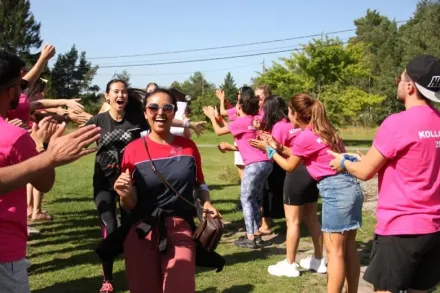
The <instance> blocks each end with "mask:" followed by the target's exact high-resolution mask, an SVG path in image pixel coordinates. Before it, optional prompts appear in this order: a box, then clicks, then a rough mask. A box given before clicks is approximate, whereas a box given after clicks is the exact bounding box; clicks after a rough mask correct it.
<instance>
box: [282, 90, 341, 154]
mask: <svg viewBox="0 0 440 293" xmlns="http://www.w3.org/2000/svg"><path fill="white" fill-rule="evenodd" d="M289 106H290V107H291V108H292V111H294V112H296V113H297V115H298V118H299V119H300V120H301V121H302V122H303V123H305V124H309V125H310V126H311V127H312V130H313V132H314V133H315V134H316V135H317V136H319V137H320V138H321V139H322V140H323V142H324V143H325V144H326V145H328V146H329V147H330V148H331V149H332V150H333V151H335V152H338V153H341V152H343V149H342V145H341V139H340V138H339V136H338V134H337V132H336V129H335V128H334V127H333V126H332V124H331V123H330V121H329V119H328V117H327V114H326V111H325V108H324V105H323V104H322V103H321V102H320V101H318V100H316V99H315V98H313V97H312V96H310V95H308V94H304V93H300V94H296V95H294V96H293V97H292V98H291V99H290V104H289Z"/></svg>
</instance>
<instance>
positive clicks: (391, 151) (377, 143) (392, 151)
mask: <svg viewBox="0 0 440 293" xmlns="http://www.w3.org/2000/svg"><path fill="white" fill-rule="evenodd" d="M393 124H394V123H393V117H392V116H390V117H388V118H387V119H385V121H383V122H382V124H381V125H380V127H379V130H378V131H377V133H376V137H375V138H374V141H373V146H374V147H375V148H376V149H377V150H378V151H379V152H380V153H381V154H382V155H383V156H384V157H386V158H388V159H392V158H394V157H395V156H396V154H397V152H398V151H399V143H398V141H397V139H396V137H395V135H394V133H393V131H392V129H396V127H397V126H393Z"/></svg>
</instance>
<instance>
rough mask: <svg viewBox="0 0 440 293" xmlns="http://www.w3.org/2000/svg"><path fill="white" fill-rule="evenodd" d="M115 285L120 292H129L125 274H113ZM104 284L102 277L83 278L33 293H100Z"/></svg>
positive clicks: (56, 284) (33, 292) (33, 291)
mask: <svg viewBox="0 0 440 293" xmlns="http://www.w3.org/2000/svg"><path fill="white" fill-rule="evenodd" d="M113 277H114V280H115V283H114V287H115V289H116V290H117V291H116V292H120V291H128V284H127V280H126V277H125V273H124V272H117V273H114V274H113ZM101 283H102V277H100V276H97V277H92V278H81V279H77V280H72V281H67V282H61V283H55V284H53V285H51V286H48V287H46V288H41V289H38V290H32V293H60V292H63V293H84V292H98V290H99V287H100V286H101Z"/></svg>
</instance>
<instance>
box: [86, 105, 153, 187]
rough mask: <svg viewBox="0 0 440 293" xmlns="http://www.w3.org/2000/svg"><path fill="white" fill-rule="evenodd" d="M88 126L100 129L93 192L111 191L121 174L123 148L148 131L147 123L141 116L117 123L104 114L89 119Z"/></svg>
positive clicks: (127, 118)
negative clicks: (93, 125)
mask: <svg viewBox="0 0 440 293" xmlns="http://www.w3.org/2000/svg"><path fill="white" fill-rule="evenodd" d="M90 124H95V125H96V126H99V127H101V137H100V139H99V141H98V143H97V145H98V151H97V153H96V160H95V174H94V176H93V187H94V188H95V190H100V189H106V190H113V185H114V183H115V181H116V179H117V178H118V177H119V175H120V174H121V169H120V166H121V161H122V155H123V153H124V150H125V147H126V146H127V144H128V143H129V142H131V141H133V140H134V139H137V138H139V137H140V135H141V132H142V131H144V130H148V129H149V127H148V123H147V121H146V120H145V117H143V116H139V117H131V116H130V115H126V116H125V117H124V119H123V120H121V121H119V122H118V121H115V120H114V119H113V118H112V117H111V116H110V113H109V112H105V113H101V114H98V115H96V116H93V117H92V118H90V120H89V121H88V122H87V125H90Z"/></svg>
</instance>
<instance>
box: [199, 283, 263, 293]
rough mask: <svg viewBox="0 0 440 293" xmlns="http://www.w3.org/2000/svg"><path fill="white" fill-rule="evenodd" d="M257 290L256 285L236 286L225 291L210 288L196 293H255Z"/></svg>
mask: <svg viewBox="0 0 440 293" xmlns="http://www.w3.org/2000/svg"><path fill="white" fill-rule="evenodd" d="M254 289H255V286H254V285H251V284H246V285H234V286H232V287H230V288H227V289H224V290H223V291H219V290H218V289H217V288H215V287H209V288H206V289H203V290H198V291H196V293H219V292H222V293H248V292H253V291H254Z"/></svg>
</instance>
